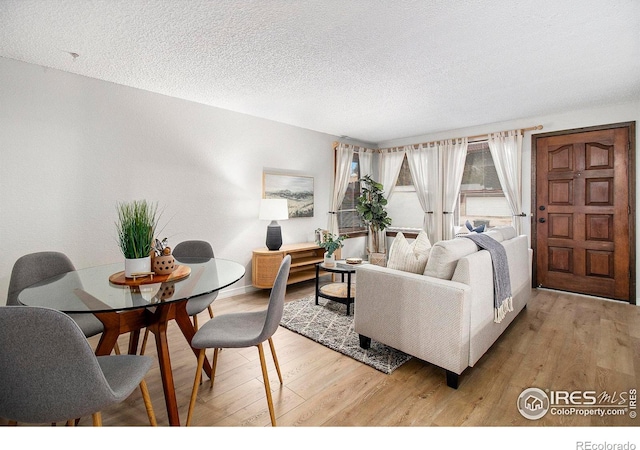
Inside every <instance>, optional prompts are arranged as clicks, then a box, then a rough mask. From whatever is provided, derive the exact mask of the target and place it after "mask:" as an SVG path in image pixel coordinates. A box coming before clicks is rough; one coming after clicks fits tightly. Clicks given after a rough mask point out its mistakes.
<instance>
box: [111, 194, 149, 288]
mask: <svg viewBox="0 0 640 450" xmlns="http://www.w3.org/2000/svg"><path fill="white" fill-rule="evenodd" d="M116 209H117V211H118V220H117V222H116V231H117V234H118V244H119V246H120V250H121V251H122V254H123V255H124V258H125V263H124V269H125V277H126V278H132V277H133V274H135V273H145V272H151V256H150V255H151V251H152V250H153V244H154V239H155V234H156V226H157V224H158V214H157V212H158V206H157V204H151V203H147V201H146V200H135V201H132V202H123V203H118V205H117V208H116Z"/></svg>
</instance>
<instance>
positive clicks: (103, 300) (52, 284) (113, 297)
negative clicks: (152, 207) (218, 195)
mask: <svg viewBox="0 0 640 450" xmlns="http://www.w3.org/2000/svg"><path fill="white" fill-rule="evenodd" d="M176 262H177V263H178V264H179V265H187V266H189V267H190V269H191V272H190V273H189V275H188V276H187V277H185V278H182V279H180V280H177V281H169V282H164V283H163V282H155V283H154V282H150V283H148V284H146V283H145V284H142V285H140V286H128V285H121V284H114V283H112V282H110V281H109V277H111V276H112V275H113V274H115V273H118V272H121V271H123V270H124V263H123V262H120V263H115V264H108V265H104V266H96V267H89V268H86V269H79V270H76V271H74V272H68V273H65V274H63V275H59V276H56V277H53V278H49V279H47V280H44V281H41V282H39V283H36V284H34V285H32V286H29V287H28V288H26V289H24V290H23V291H22V292H20V294H19V295H18V301H19V302H20V303H22V304H23V305H27V306H44V307H48V308H53V309H57V310H60V311H63V312H65V313H95V312H108V311H122V310H127V309H137V308H144V307H148V306H154V305H157V304H159V303H168V302H175V301H179V300H184V299H190V298H194V297H198V296H200V295H204V294H209V293H212V292H216V291H219V290H220V289H223V288H225V287H227V286H229V285H231V284H233V283H235V282H237V281H238V280H240V279H241V278H242V277H243V276H244V274H245V268H244V266H243V265H242V264H240V263H237V262H235V261H229V260H225V259H219V258H180V260H177V258H176Z"/></svg>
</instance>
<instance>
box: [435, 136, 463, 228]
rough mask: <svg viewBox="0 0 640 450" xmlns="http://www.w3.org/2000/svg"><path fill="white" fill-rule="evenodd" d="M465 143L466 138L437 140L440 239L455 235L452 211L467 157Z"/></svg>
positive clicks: (456, 200)
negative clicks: (439, 188) (439, 172)
mask: <svg viewBox="0 0 640 450" xmlns="http://www.w3.org/2000/svg"><path fill="white" fill-rule="evenodd" d="M467 145H468V139H467V138H461V139H455V140H452V139H449V140H447V141H440V142H438V147H439V149H440V154H441V155H442V156H441V158H442V188H443V193H442V204H443V211H442V214H443V217H442V222H443V225H442V227H443V229H442V239H452V238H453V237H454V236H455V229H454V226H455V223H454V214H453V213H454V211H455V209H456V204H457V202H458V194H459V193H460V183H462V173H463V172H464V163H465V160H466V159H467Z"/></svg>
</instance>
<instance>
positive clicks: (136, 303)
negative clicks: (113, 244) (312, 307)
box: [18, 257, 245, 425]
mask: <svg viewBox="0 0 640 450" xmlns="http://www.w3.org/2000/svg"><path fill="white" fill-rule="evenodd" d="M176 263H177V264H178V268H177V269H176V270H174V274H175V273H180V277H178V278H175V277H172V275H168V276H167V275H164V276H158V275H156V276H154V277H151V276H147V277H141V278H137V279H136V280H132V279H124V275H123V274H122V273H121V272H123V269H124V263H116V264H108V265H104V266H96V267H89V268H86V269H79V270H76V271H73V272H68V273H65V274H63V275H58V276H56V277H53V278H50V279H47V280H44V281H41V282H38V283H36V284H34V285H32V286H29V287H28V288H26V289H24V290H23V291H22V292H20V294H19V295H18V301H19V302H20V303H22V304H23V305H27V306H44V307H47V308H53V309H57V310H59V311H62V312H65V313H69V314H82V313H86V314H94V315H95V316H96V317H97V318H98V319H99V320H100V321H101V322H102V324H103V325H104V331H103V333H102V335H101V337H100V341H99V342H98V345H97V347H96V355H108V354H110V353H111V352H112V350H113V348H114V346H115V344H116V341H117V339H118V337H119V336H120V335H121V334H124V333H130V338H129V353H130V354H135V353H136V352H137V348H138V341H139V337H140V330H141V329H143V328H148V329H149V331H151V332H152V333H154V335H155V341H156V349H157V352H158V362H159V366H160V373H161V376H162V384H163V388H164V397H165V403H166V406H167V414H168V418H169V424H170V425H180V418H179V415H178V407H177V401H176V394H175V387H174V383H173V373H172V370H171V360H170V358H169V347H168V343H167V325H168V323H169V321H170V320H175V321H176V323H177V325H178V326H179V327H180V330H181V331H182V334H183V335H184V337H185V339H186V340H187V342H189V344H191V339H192V338H193V336H194V334H195V329H194V326H193V323H192V322H191V319H190V318H189V315H188V314H187V310H186V306H187V301H188V300H189V299H191V298H195V297H198V296H201V295H206V294H210V293H213V292H216V291H219V290H220V289H223V288H225V287H227V286H230V285H232V284H233V283H236V282H237V281H239V280H240V279H241V278H242V277H243V276H244V275H245V268H244V266H243V265H242V264H240V263H237V262H235V261H229V260H225V259H219V258H184V257H181V258H180V259H179V260H178V259H177V258H176ZM180 266H182V267H180ZM178 269H179V270H178ZM192 350H193V352H194V355H196V356H197V354H198V351H197V350H196V349H193V348H192ZM204 369H205V372H206V373H207V375H208V376H209V377H210V376H211V365H210V364H209V361H208V360H207V361H205V367H204Z"/></svg>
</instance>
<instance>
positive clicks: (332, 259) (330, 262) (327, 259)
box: [324, 252, 336, 267]
mask: <svg viewBox="0 0 640 450" xmlns="http://www.w3.org/2000/svg"><path fill="white" fill-rule="evenodd" d="M324 265H325V266H326V267H335V266H336V255H335V253H332V254H331V255H329V253H326V252H325V254H324Z"/></svg>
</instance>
